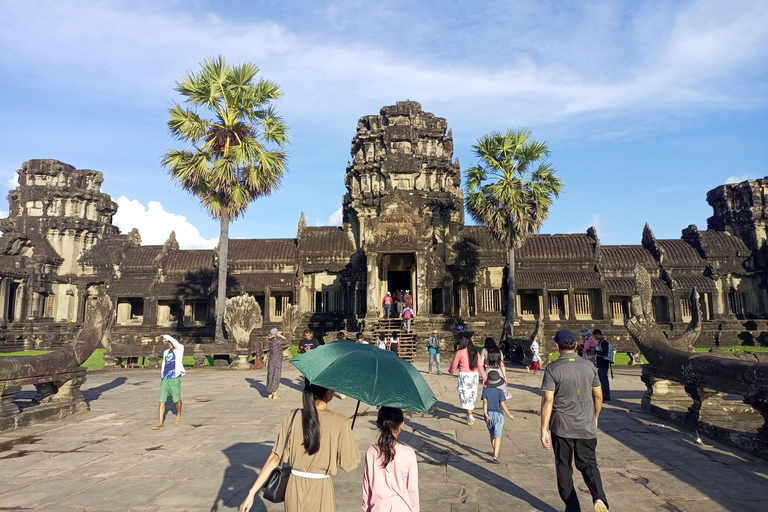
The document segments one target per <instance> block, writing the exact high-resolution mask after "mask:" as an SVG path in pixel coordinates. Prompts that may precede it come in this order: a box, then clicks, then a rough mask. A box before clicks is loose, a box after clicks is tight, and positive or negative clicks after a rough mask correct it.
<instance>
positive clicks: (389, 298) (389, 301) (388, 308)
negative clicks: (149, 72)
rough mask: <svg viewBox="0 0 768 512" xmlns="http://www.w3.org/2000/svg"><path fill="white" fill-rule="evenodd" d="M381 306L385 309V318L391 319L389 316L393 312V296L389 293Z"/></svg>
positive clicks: (382, 300)
mask: <svg viewBox="0 0 768 512" xmlns="http://www.w3.org/2000/svg"><path fill="white" fill-rule="evenodd" d="M381 305H382V307H383V308H384V318H389V314H390V312H391V311H392V294H391V293H389V292H387V294H386V295H385V296H384V298H383V299H381Z"/></svg>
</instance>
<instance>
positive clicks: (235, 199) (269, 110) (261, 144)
mask: <svg viewBox="0 0 768 512" xmlns="http://www.w3.org/2000/svg"><path fill="white" fill-rule="evenodd" d="M201 67H202V69H201V71H200V72H198V73H191V72H190V73H186V74H184V75H183V76H182V78H181V81H178V82H176V87H175V90H176V91H177V92H179V93H180V94H181V95H182V96H184V97H185V100H184V106H182V105H180V104H178V103H175V102H174V104H173V106H172V107H171V109H170V119H169V121H168V128H169V130H170V132H171V134H172V135H173V136H174V137H176V139H178V140H181V141H184V142H185V144H188V146H187V147H186V148H185V149H181V150H179V149H171V150H169V151H167V152H166V153H165V155H164V156H163V159H162V163H163V165H164V166H165V167H166V169H167V170H168V172H169V173H170V174H171V177H172V179H173V180H174V181H175V182H176V183H177V184H179V185H180V186H181V187H182V188H184V189H185V190H187V191H188V192H189V193H191V194H192V195H194V196H195V197H197V198H198V199H199V200H200V202H201V203H202V205H203V207H204V208H205V209H206V210H207V211H208V213H209V214H210V215H211V216H212V217H213V218H215V219H219V220H220V222H221V236H220V238H219V275H218V296H217V302H216V331H215V342H216V343H223V342H224V331H223V322H224V310H225V307H226V292H227V286H226V283H227V254H228V249H229V223H230V221H232V220H235V219H237V218H238V217H240V216H241V215H243V214H244V213H245V211H246V209H247V208H248V204H249V203H250V202H251V201H253V200H255V199H257V198H259V197H262V196H268V195H270V194H271V193H272V192H273V191H274V190H276V189H277V188H278V186H279V185H280V180H281V179H282V177H283V174H284V173H285V171H286V169H287V154H286V152H285V151H284V148H285V146H286V145H287V144H288V138H287V131H288V127H287V126H286V125H285V124H284V123H283V120H282V119H281V118H280V116H278V115H277V112H276V110H275V109H274V107H273V106H272V105H271V104H270V102H271V101H272V100H276V99H278V98H280V97H281V96H282V94H283V93H282V91H281V89H280V87H279V86H278V85H277V84H275V83H274V82H272V81H270V80H264V79H259V80H258V81H256V75H257V74H258V72H259V69H258V68H257V67H256V66H255V65H254V64H252V63H250V62H246V63H244V64H241V65H239V66H230V65H228V64H227V62H226V60H225V59H224V57H222V56H219V57H217V58H208V59H206V60H205V61H203V62H202V64H201Z"/></svg>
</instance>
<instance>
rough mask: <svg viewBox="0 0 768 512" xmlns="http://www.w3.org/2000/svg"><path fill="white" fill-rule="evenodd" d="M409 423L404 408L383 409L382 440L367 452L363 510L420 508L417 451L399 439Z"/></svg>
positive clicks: (396, 511) (402, 511)
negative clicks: (406, 421)
mask: <svg viewBox="0 0 768 512" xmlns="http://www.w3.org/2000/svg"><path fill="white" fill-rule="evenodd" d="M404 424H405V422H404V418H403V410H402V409H396V408H394V407H382V408H381V409H379V415H378V419H377V420H376V427H378V429H379V441H378V442H377V443H376V444H373V445H371V446H370V447H369V448H368V450H367V451H366V452H365V470H364V472H363V510H364V511H365V512H419V510H421V507H420V504H419V468H418V466H417V464H416V452H415V451H414V450H413V448H411V447H410V446H408V445H405V444H402V443H400V442H399V441H398V440H397V436H398V435H399V434H400V432H401V431H402V430H403V425H404Z"/></svg>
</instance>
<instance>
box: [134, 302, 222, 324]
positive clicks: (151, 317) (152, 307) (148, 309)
mask: <svg viewBox="0 0 768 512" xmlns="http://www.w3.org/2000/svg"><path fill="white" fill-rule="evenodd" d="M214 314H215V313H214ZM141 324H142V325H157V299H154V298H148V299H144V318H143V319H142V322H141Z"/></svg>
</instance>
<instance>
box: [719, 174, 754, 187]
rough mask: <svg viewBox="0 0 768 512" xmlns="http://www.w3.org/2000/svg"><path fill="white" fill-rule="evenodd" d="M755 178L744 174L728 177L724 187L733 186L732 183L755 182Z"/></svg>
mask: <svg viewBox="0 0 768 512" xmlns="http://www.w3.org/2000/svg"><path fill="white" fill-rule="evenodd" d="M755 179H757V176H752V175H749V174H745V175H744V176H728V178H726V180H725V184H726V185H733V184H734V183H741V182H742V181H747V180H755Z"/></svg>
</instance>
